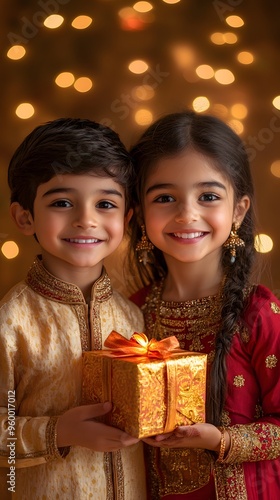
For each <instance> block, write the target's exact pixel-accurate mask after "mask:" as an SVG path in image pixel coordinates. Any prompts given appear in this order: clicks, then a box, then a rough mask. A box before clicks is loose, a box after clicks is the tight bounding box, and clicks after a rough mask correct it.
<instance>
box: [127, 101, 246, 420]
mask: <svg viewBox="0 0 280 500" xmlns="http://www.w3.org/2000/svg"><path fill="white" fill-rule="evenodd" d="M187 149H192V150H193V151H197V152H198V153H200V154H202V155H204V156H205V157H206V158H208V159H210V160H211V161H212V165H213V167H214V168H216V169H217V170H218V171H220V172H221V173H222V174H223V175H224V176H225V177H226V178H227V179H228V181H229V182H230V184H231V186H232V188H233V191H234V201H235V202H237V201H238V200H240V199H241V198H242V197H243V196H244V195H247V196H248V197H249V198H250V203H251V204H250V207H249V209H248V211H247V213H246V215H245V217H244V220H243V222H242V225H241V227H240V228H239V230H238V235H239V236H240V238H241V239H242V240H243V241H244V242H245V247H244V248H240V249H238V255H237V258H236V262H235V263H234V265H232V264H231V263H230V254H229V252H228V251H226V250H225V249H223V252H222V262H221V265H222V268H223V272H224V275H225V276H226V277H227V279H226V280H225V284H224V287H223V290H222V311H221V325H220V329H219V331H218V332H217V335H216V351H215V358H214V361H213V364H212V368H211V377H210V387H209V397H208V403H207V421H208V422H211V423H213V424H214V425H219V424H221V418H222V412H223V408H224V402H225V397H226V390H227V378H226V377H227V375H226V356H227V354H228V352H229V350H230V347H231V343H232V339H233V336H234V333H235V331H236V326H237V324H238V323H239V322H241V321H242V313H243V311H244V307H245V299H244V289H245V288H246V286H247V285H248V283H249V278H250V276H251V272H252V268H253V263H254V259H255V254H256V251H255V247H254V237H255V210H254V187H253V182H252V176H251V172H250V167H249V161H248V155H247V153H246V150H245V147H244V144H243V143H242V141H241V139H240V138H239V137H238V135H237V134H236V133H235V132H234V131H233V130H232V129H231V128H230V127H229V126H228V125H226V124H225V123H224V122H223V121H221V120H220V119H218V118H216V117H214V116H211V115H204V114H200V113H195V112H193V111H191V110H189V111H188V110H187V111H183V112H180V113H173V114H169V115H167V116H165V117H163V118H161V119H159V120H158V121H156V122H155V123H153V124H152V125H151V126H150V127H149V128H148V129H147V130H146V131H145V132H144V134H143V135H142V136H141V137H140V139H139V141H138V142H137V143H136V144H135V145H134V147H133V148H132V149H131V151H130V153H131V156H132V161H133V163H134V168H135V173H136V183H135V186H136V188H135V193H134V199H135V200H136V201H135V203H136V204H138V205H139V207H140V210H141V204H142V202H143V196H144V195H143V193H144V187H145V183H146V180H147V175H148V174H149V173H150V172H151V171H152V169H153V168H154V167H155V166H156V165H157V162H158V161H159V160H161V159H162V158H166V157H172V156H173V157H174V156H175V155H177V154H179V153H182V152H183V151H185V150H187ZM134 214H136V211H135V212H134ZM130 230H131V252H130V257H131V259H130V260H131V268H132V269H134V265H135V264H136V266H137V268H138V272H139V276H140V279H141V281H142V284H144V285H146V284H150V283H152V282H153V281H157V280H159V279H161V278H163V277H164V276H165V275H166V273H167V266H166V262H165V260H164V257H163V254H162V252H161V251H160V250H159V249H157V248H155V249H154V251H153V252H154V256H155V259H154V262H152V263H151V264H148V265H147V266H143V265H142V264H140V263H139V262H138V259H137V255H136V244H137V242H138V241H140V240H141V228H140V224H139V217H137V216H136V215H134V216H133V219H132V222H131V226H130Z"/></svg>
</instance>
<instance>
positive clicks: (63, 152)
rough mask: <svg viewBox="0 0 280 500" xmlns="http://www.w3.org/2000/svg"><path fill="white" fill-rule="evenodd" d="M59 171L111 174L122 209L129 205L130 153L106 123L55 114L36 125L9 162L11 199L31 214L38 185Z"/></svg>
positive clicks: (131, 171) (131, 183) (131, 169)
mask: <svg viewBox="0 0 280 500" xmlns="http://www.w3.org/2000/svg"><path fill="white" fill-rule="evenodd" d="M63 174H74V175H81V174H93V175H99V176H109V177H113V178H114V180H115V181H116V182H117V183H118V184H120V185H121V186H122V187H123V188H124V191H125V195H126V212H127V211H128V209H129V208H130V206H131V203H132V198H131V192H132V185H133V168H132V165H131V161H130V157H129V154H128V152H127V151H126V149H125V147H124V145H123V143H122V142H121V140H120V138H119V136H118V134H117V133H116V132H114V131H113V130H112V129H110V128H109V127H106V126H104V125H101V124H99V123H96V122H94V121H91V120H87V119H81V118H58V119H56V120H53V121H50V122H47V123H45V124H43V125H39V126H38V127H36V128H35V129H34V130H33V131H32V132H31V133H30V134H29V135H28V136H27V137H26V138H25V139H24V141H23V142H22V143H21V144H20V146H19V147H18V148H17V150H16V151H15V153H14V155H13V157H12V159H11V161H10V164H9V169H8V182H9V186H10V189H11V203H12V202H14V201H17V202H18V203H20V205H21V206H22V207H23V208H24V209H26V210H29V211H30V212H31V214H32V215H33V204H34V200H35V197H36V193H37V189H38V186H39V185H40V184H43V183H45V182H48V181H49V180H50V179H51V178H52V177H54V176H55V175H63Z"/></svg>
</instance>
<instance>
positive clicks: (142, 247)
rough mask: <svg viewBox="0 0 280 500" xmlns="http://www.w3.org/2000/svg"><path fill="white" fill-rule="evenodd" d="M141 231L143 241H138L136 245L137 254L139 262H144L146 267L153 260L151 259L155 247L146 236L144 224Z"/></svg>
mask: <svg viewBox="0 0 280 500" xmlns="http://www.w3.org/2000/svg"><path fill="white" fill-rule="evenodd" d="M141 231H142V236H141V240H140V241H138V243H137V245H136V252H137V257H138V260H139V262H143V264H144V266H146V264H148V263H150V262H152V259H151V258H150V257H151V254H152V251H153V249H154V245H153V244H152V243H151V241H150V240H149V239H148V238H147V236H146V228H145V225H144V224H142V226H141ZM149 254H150V255H149Z"/></svg>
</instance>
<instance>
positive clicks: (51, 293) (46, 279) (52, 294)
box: [26, 256, 112, 304]
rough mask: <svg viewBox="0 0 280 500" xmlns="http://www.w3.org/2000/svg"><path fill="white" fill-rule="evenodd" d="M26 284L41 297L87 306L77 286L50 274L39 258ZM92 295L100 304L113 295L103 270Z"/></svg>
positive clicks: (94, 285)
mask: <svg viewBox="0 0 280 500" xmlns="http://www.w3.org/2000/svg"><path fill="white" fill-rule="evenodd" d="M26 282H27V284H28V285H29V286H30V288H32V290H34V291H35V292H37V293H38V294H39V295H42V296H43V297H46V298H49V299H51V300H54V301H56V302H62V303H64V304H85V300H84V296H83V294H82V292H81V290H80V289H79V287H77V286H76V285H74V284H73V283H67V282H66V281H63V280H61V279H59V278H56V276H53V275H52V274H50V273H49V272H48V271H47V270H46V269H45V267H44V266H43V264H42V261H41V259H40V257H39V256H37V258H36V260H35V261H34V263H33V265H32V267H31V268H30V270H29V272H28V274H27V277H26ZM92 295H93V296H94V298H95V299H96V300H97V301H98V302H103V301H104V300H107V299H108V298H109V297H110V296H111V295H112V287H111V282H110V278H109V276H108V275H107V273H106V271H105V269H103V271H102V274H101V276H100V278H98V279H97V280H96V282H95V283H94V284H93V287H92Z"/></svg>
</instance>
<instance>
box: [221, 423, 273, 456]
mask: <svg viewBox="0 0 280 500" xmlns="http://www.w3.org/2000/svg"><path fill="white" fill-rule="evenodd" d="M227 431H228V432H229V434H230V437H231V444H230V449H229V452H228V454H227V456H226V458H225V459H224V463H229V464H233V463H242V462H256V461H259V460H274V459H275V458H278V457H279V456H280V428H279V427H278V426H277V425H273V424H257V423H255V424H248V425H238V424H237V425H234V426H232V427H228V428H227Z"/></svg>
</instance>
